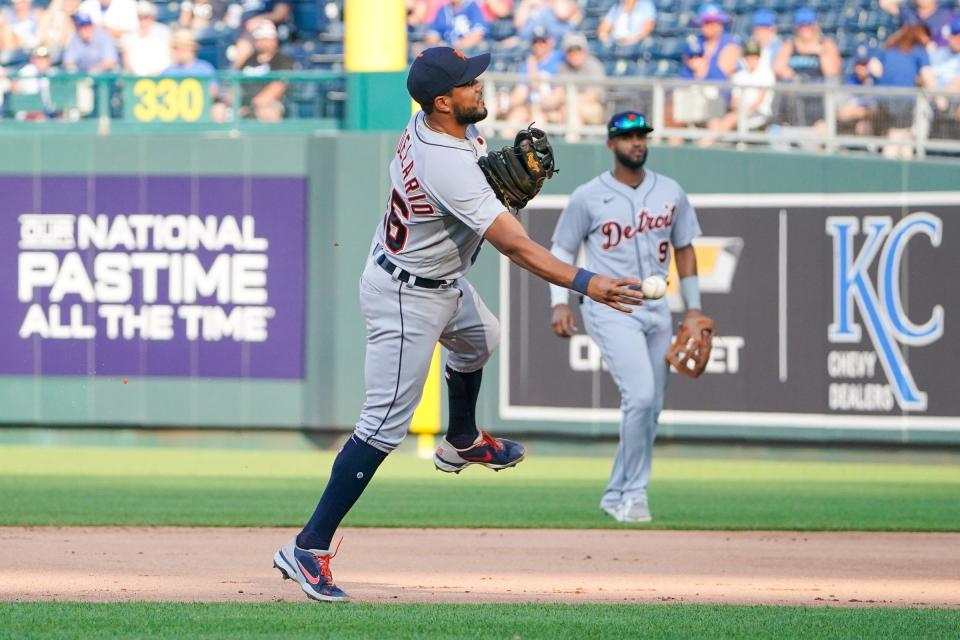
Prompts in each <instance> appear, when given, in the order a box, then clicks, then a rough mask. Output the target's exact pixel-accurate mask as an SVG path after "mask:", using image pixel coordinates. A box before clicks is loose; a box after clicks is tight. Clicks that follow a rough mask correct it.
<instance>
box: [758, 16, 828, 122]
mask: <svg viewBox="0 0 960 640" xmlns="http://www.w3.org/2000/svg"><path fill="white" fill-rule="evenodd" d="M793 28H794V36H793V38H791V39H789V40H787V41H786V42H784V43H783V46H782V47H780V52H779V53H778V54H777V59H776V61H775V62H774V63H773V71H774V73H776V74H777V79H778V80H780V81H782V82H796V83H805V84H809V83H821V82H824V81H835V80H837V79H838V78H839V77H840V69H841V62H840V51H839V50H838V49H837V45H836V43H835V42H834V41H833V39H832V38H829V37H826V36H824V35H823V34H822V33H820V25H819V24H818V23H817V14H816V12H815V11H814V10H813V9H808V8H801V9H797V10H796V11H795V12H794V14H793ZM780 95H781V97H782V98H783V101H782V103H781V111H782V112H783V113H781V118H782V119H783V120H784V121H785V122H786V124H789V125H792V126H799V127H813V128H814V129H815V130H816V131H817V132H818V133H819V134H820V135H824V134H825V133H826V123H825V122H824V113H825V112H824V106H823V101H824V100H823V95H822V94H811V93H807V94H799V95H798V94H796V93H793V92H790V93H783V92H781V93H780Z"/></svg>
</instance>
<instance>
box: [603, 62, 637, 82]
mask: <svg viewBox="0 0 960 640" xmlns="http://www.w3.org/2000/svg"><path fill="white" fill-rule="evenodd" d="M607 75H608V76H613V77H619V78H622V77H626V76H635V75H637V62H636V61H635V60H625V59H620V60H611V61H610V62H609V63H608V65H607Z"/></svg>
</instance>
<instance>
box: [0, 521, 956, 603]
mask: <svg viewBox="0 0 960 640" xmlns="http://www.w3.org/2000/svg"><path fill="white" fill-rule="evenodd" d="M292 533H293V532H292V531H291V530H287V529H215V528H174V527H166V528H123V527H109V528H46V527H42V528H41V527H36V528H34V527H27V528H19V527H18V528H0V600H6V601H10V600H70V601H74V600H79V601H91V602H93V601H96V602H103V601H128V600H150V601H207V602H223V601H231V602H271V601H302V600H303V596H302V594H301V592H300V591H299V588H298V587H297V586H296V585H295V584H294V583H292V582H290V581H283V580H281V579H280V576H279V574H278V572H277V571H276V570H275V569H273V568H272V567H271V558H272V555H273V552H274V551H275V550H276V548H277V547H278V546H279V545H280V544H281V543H282V542H284V541H285V540H286V539H287V538H288V537H289V536H290V535H292ZM343 533H344V542H343V546H342V548H341V551H340V554H339V556H338V557H337V559H336V561H335V562H334V571H335V573H334V575H335V576H336V577H337V581H338V583H339V584H340V585H341V586H342V587H343V588H344V589H346V590H347V591H348V592H349V593H350V594H351V595H352V596H353V597H354V600H357V601H361V602H567V603H571V602H575V603H582V602H609V603H623V602H630V603H637V602H697V603H737V604H753V603H755V604H791V605H833V606H840V605H843V606H852V605H872V606H878V605H883V606H930V607H932V606H936V607H960V534H936V533H934V534H924V533H790V532H724V531H698V532H694V531H595V530H591V531H570V530H516V529H514V530H504V529H496V530H493V529H490V530H466V529H347V530H344V532H343ZM464 550H467V551H466V552H465V551H464Z"/></svg>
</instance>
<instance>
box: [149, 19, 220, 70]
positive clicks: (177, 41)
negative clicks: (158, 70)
mask: <svg viewBox="0 0 960 640" xmlns="http://www.w3.org/2000/svg"><path fill="white" fill-rule="evenodd" d="M170 58H171V61H172V64H171V65H170V66H169V67H167V68H166V69H164V70H163V71H162V74H163V75H165V76H182V77H190V78H209V77H211V76H213V75H216V69H214V68H213V65H212V64H210V63H209V62H207V61H206V60H199V59H197V39H196V37H195V36H194V35H193V32H192V31H191V30H190V29H177V30H176V31H175V32H174V34H173V36H172V37H171V39H170Z"/></svg>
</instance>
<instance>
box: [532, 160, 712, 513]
mask: <svg viewBox="0 0 960 640" xmlns="http://www.w3.org/2000/svg"><path fill="white" fill-rule="evenodd" d="M698 235H700V225H699V223H698V222H697V215H696V212H695V211H694V209H693V207H692V206H691V205H690V202H689V200H688V199H687V195H686V194H685V193H684V191H683V189H682V188H681V187H680V185H678V184H677V183H676V181H674V180H672V179H670V178H668V177H666V176H664V175H661V174H659V173H655V172H653V171H650V170H647V171H646V175H645V177H644V180H643V182H642V183H641V184H640V185H639V186H638V187H637V188H636V189H633V188H631V187H629V186H627V185H625V184H623V183H622V182H620V181H619V180H616V179H615V178H614V177H613V175H612V174H610V173H609V172H607V173H603V174H601V175H599V176H597V177H596V178H594V179H593V180H591V181H590V182H588V183H586V184H584V185H581V186H580V187H579V188H578V189H577V190H576V191H574V192H573V195H572V196H571V197H570V201H569V203H568V204H567V207H566V208H565V209H564V210H563V213H562V214H561V215H560V220H559V221H558V222H557V227H556V229H555V230H554V234H553V243H554V246H553V249H552V251H553V252H554V253H555V254H556V255H557V256H558V257H565V258H568V259H570V260H572V259H574V258H575V257H576V255H577V253H578V252H579V249H580V245H581V244H584V245H585V251H584V257H585V263H586V268H587V269H589V270H590V271H596V272H601V273H609V274H611V275H613V276H635V277H639V278H641V279H642V278H647V277H649V276H653V275H656V276H660V277H663V278H665V277H666V276H667V274H668V273H669V269H670V252H671V250H672V248H680V247H686V246H688V245H689V244H690V243H691V242H692V241H693V239H694V238H696V237H697V236H698ZM552 289H553V290H552V291H551V300H552V302H553V304H558V303H560V302H566V301H567V290H566V289H561V288H559V287H555V288H553V287H552ZM581 312H582V315H583V321H584V325H585V327H586V330H587V333H589V334H590V337H591V338H593V340H594V342H595V343H596V344H597V346H598V347H599V348H600V352H601V353H602V354H603V359H604V361H605V362H606V363H607V367H608V369H609V370H610V375H611V376H612V377H613V379H614V381H615V382H616V383H617V387H618V388H619V389H620V409H621V413H622V417H621V422H620V443H619V445H618V448H617V454H616V457H615V458H614V462H613V469H612V470H611V472H610V480H609V482H608V484H607V488H606V491H605V492H604V494H603V497H602V498H601V501H600V506H601V508H606V509H617V508H618V507H619V506H620V505H621V504H626V502H627V501H628V500H629V501H640V502H644V503H645V501H646V493H647V483H648V482H649V480H650V467H651V461H652V459H653V441H654V438H655V437H656V432H657V421H658V418H659V414H660V410H661V409H662V408H663V396H664V394H665V392H666V384H667V366H666V362H665V361H664V356H665V355H666V352H667V349H668V348H669V347H670V338H671V334H672V332H671V326H670V324H671V323H670V308H669V306H668V305H667V299H666V297H663V298H660V299H659V300H645V301H644V303H643V306H641V307H638V308H636V309H634V312H633V313H632V314H624V313H619V312H617V311H614V310H612V309H610V308H609V307H607V306H605V305H602V304H598V303H596V302H593V301H592V300H590V299H586V300H584V303H583V306H582V307H581Z"/></svg>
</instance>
